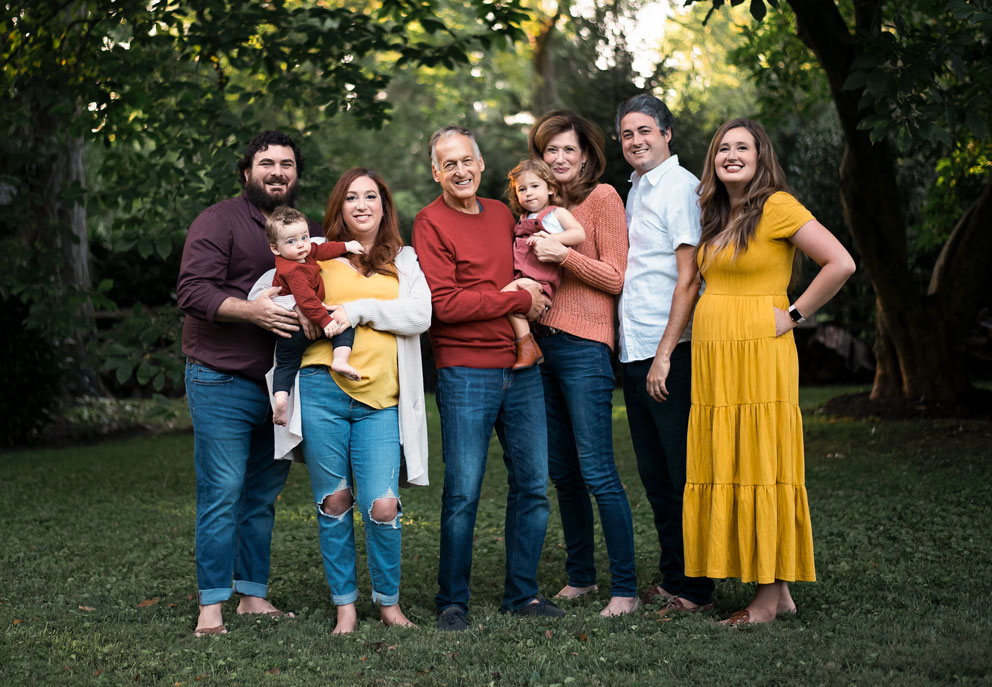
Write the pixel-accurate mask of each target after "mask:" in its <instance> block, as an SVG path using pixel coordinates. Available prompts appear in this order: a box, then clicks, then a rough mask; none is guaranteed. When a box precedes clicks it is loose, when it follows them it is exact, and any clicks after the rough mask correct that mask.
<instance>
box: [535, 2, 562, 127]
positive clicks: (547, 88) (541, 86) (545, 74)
mask: <svg viewBox="0 0 992 687" xmlns="http://www.w3.org/2000/svg"><path fill="white" fill-rule="evenodd" d="M562 7H563V2H559V3H558V7H557V9H556V10H555V13H554V15H553V16H551V17H548V18H547V19H545V20H544V21H543V22H541V29H540V31H539V32H538V34H537V36H536V37H535V38H534V76H535V78H534V92H533V94H532V99H533V108H534V113H535V114H536V115H538V116H540V115H542V114H544V113H545V112H548V111H550V110H554V109H556V108H558V107H560V105H559V100H558V91H557V88H556V87H555V82H556V79H555V62H554V50H553V49H552V45H553V40H554V35H555V30H556V29H555V25H556V24H557V23H558V19H559V18H561V13H562Z"/></svg>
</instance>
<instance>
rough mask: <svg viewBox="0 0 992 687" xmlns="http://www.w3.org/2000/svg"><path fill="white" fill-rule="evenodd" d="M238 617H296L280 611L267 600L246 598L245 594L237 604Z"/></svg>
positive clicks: (258, 597) (254, 597) (252, 597)
mask: <svg viewBox="0 0 992 687" xmlns="http://www.w3.org/2000/svg"><path fill="white" fill-rule="evenodd" d="M238 615H267V616H269V617H270V618H281V617H282V616H286V617H288V618H295V617H296V616H294V615H293V614H292V613H287V612H283V611H280V610H279V609H278V608H276V607H275V606H273V605H272V604H271V603H269V600H268V599H263V598H262V597H260V596H248V595H247V594H246V595H244V596H242V597H241V602H240V603H239V604H238Z"/></svg>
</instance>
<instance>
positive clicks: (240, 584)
mask: <svg viewBox="0 0 992 687" xmlns="http://www.w3.org/2000/svg"><path fill="white" fill-rule="evenodd" d="M234 591H236V592H237V593H238V594H242V595H244V596H259V597H261V598H263V599H264V598H265V597H266V596H268V595H269V585H267V584H262V583H261V582H249V581H247V580H235V581H234Z"/></svg>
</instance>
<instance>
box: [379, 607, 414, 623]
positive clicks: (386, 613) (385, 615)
mask: <svg viewBox="0 0 992 687" xmlns="http://www.w3.org/2000/svg"><path fill="white" fill-rule="evenodd" d="M379 617H380V618H382V624H383V625H385V626H386V627H411V628H413V627H417V625H416V624H415V623H413V622H411V621H410V619H409V618H407V617H406V616H405V615H403V611H402V610H401V609H400V605H399V604H394V605H392V606H379Z"/></svg>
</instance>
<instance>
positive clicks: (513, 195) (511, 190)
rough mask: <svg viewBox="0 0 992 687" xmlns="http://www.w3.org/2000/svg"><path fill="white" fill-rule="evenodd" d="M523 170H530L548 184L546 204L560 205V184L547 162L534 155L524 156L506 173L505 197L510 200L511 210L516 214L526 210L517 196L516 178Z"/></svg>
mask: <svg viewBox="0 0 992 687" xmlns="http://www.w3.org/2000/svg"><path fill="white" fill-rule="evenodd" d="M524 172H530V173H531V174H533V175H534V176H536V177H537V178H538V179H540V180H541V181H543V182H544V183H545V184H547V185H548V191H549V192H550V194H551V195H550V196H549V197H548V205H561V204H562V198H561V184H559V183H558V180H557V179H555V173H554V172H552V171H551V168H550V167H548V163H546V162H545V161H544V160H539V159H537V158H534V157H528V158H524V159H523V160H521V161H520V162H518V163H517V166H516V167H514V168H513V169H511V170H510V173H509V174H507V175H506V178H507V180H508V181H509V184H508V185H507V188H506V199H507V200H509V201H510V209H511V210H513V212H515V213H516V214H518V215H526V214H527V210H525V209H524V206H522V205H521V204H520V199H519V198H517V179H518V178H520V175H521V174H523V173H524Z"/></svg>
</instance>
